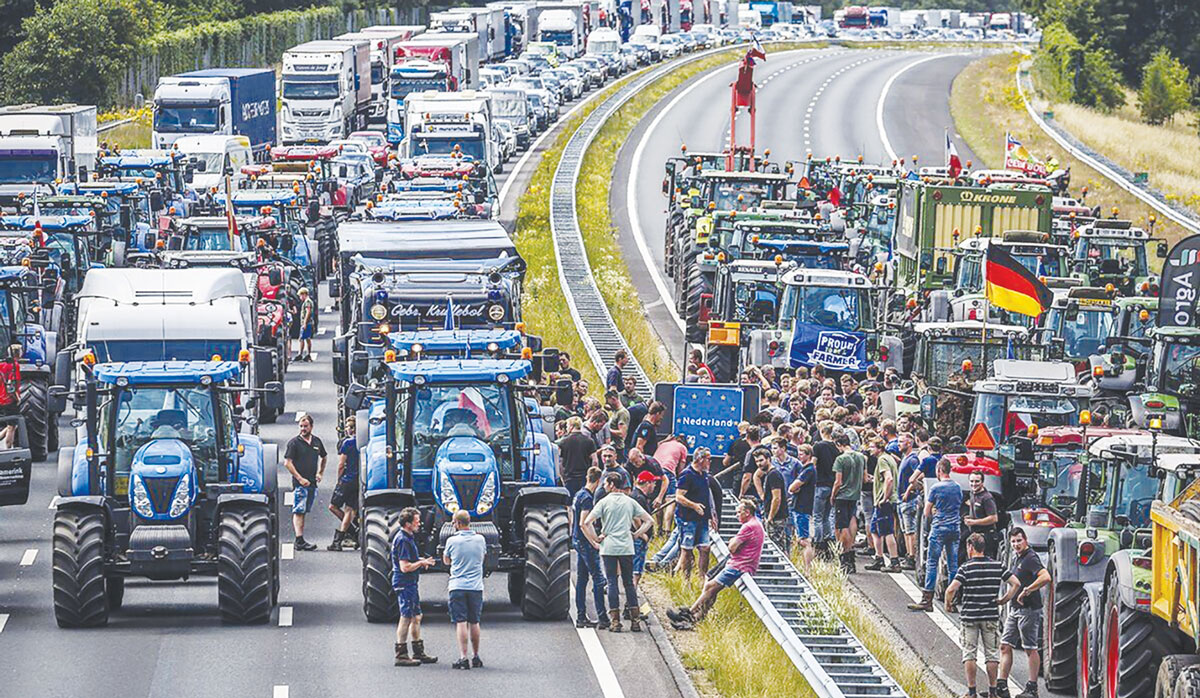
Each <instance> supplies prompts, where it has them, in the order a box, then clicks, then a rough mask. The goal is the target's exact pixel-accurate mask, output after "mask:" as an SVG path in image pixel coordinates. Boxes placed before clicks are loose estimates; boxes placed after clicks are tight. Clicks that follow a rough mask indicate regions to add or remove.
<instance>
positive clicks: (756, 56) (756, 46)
mask: <svg viewBox="0 0 1200 698" xmlns="http://www.w3.org/2000/svg"><path fill="white" fill-rule="evenodd" d="M746 58H748V59H749V60H750V65H754V63H755V61H765V60H767V50H766V49H765V48H763V45H762V44H761V43H759V41H758V37H757V36H751V37H750V50H749V51H747V52H746Z"/></svg>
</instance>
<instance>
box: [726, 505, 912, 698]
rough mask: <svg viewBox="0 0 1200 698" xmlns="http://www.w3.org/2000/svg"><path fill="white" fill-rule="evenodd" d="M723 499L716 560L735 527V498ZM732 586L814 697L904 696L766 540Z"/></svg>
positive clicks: (778, 550)
mask: <svg viewBox="0 0 1200 698" xmlns="http://www.w3.org/2000/svg"><path fill="white" fill-rule="evenodd" d="M724 496H725V502H724V506H723V507H722V508H721V525H720V527H719V535H717V536H714V540H713V546H712V549H713V552H714V553H715V554H716V556H717V560H718V561H721V560H724V559H725V558H726V556H728V555H729V548H728V547H726V545H725V540H726V539H727V538H728V539H732V538H733V536H734V535H735V534H736V533H737V531H738V528H739V526H740V525H741V524H739V523H738V520H737V514H736V513H735V507H736V504H737V500H736V499H735V498H734V496H733V495H732V494H731V493H729V492H725V495H724ZM736 586H737V587H738V589H740V590H741V592H742V596H743V597H745V599H746V601H747V603H749V604H750V607H751V608H752V609H754V612H755V614H757V615H758V617H759V618H760V619H761V620H762V622H763V625H765V626H766V627H767V630H768V631H769V632H770V633H771V637H773V638H775V641H776V642H778V643H779V646H780V647H781V648H783V651H784V652H785V653H786V654H787V656H788V659H790V660H791V661H792V664H793V665H795V667H796V668H797V669H798V670H799V671H800V673H801V674H802V675H803V676H804V678H805V679H806V680H807V681H808V683H809V685H810V686H811V687H812V690H813V692H814V693H815V694H816V695H817V696H819V697H820V698H868V697H871V698H877V697H878V696H888V697H890V698H900V697H902V696H907V695H908V694H906V693H905V692H904V689H903V688H901V687H900V685H899V684H898V683H896V680H895V679H894V678H892V676H891V674H889V673H888V672H887V669H884V668H883V666H882V665H881V664H880V663H879V661H878V660H877V659H875V657H874V656H873V655H872V654H871V652H870V651H869V650H867V648H866V646H864V645H863V643H862V642H861V641H860V640H859V639H858V638H857V637H855V635H854V633H853V632H852V631H851V630H850V628H848V627H846V624H845V623H843V622H842V621H841V619H839V618H838V616H837V614H836V613H834V612H833V609H831V608H830V607H829V605H828V604H826V603H825V600H824V599H822V598H821V595H820V594H818V593H817V591H816V589H814V588H813V587H812V585H811V584H809V582H808V580H807V579H805V578H804V575H802V574H800V572H799V570H797V569H796V567H795V565H793V564H792V562H791V560H789V559H788V557H787V556H786V555H784V554H783V552H782V551H781V550H780V549H779V548H778V547H777V546H776V545H775V544H774V543H773V542H771V540H770V539H769V538H768V539H767V540H766V541H764V543H763V551H762V560H761V562H760V563H759V566H758V572H756V573H755V574H754V575H753V576H743V577H742V578H741V579H739V580H738V581H737V583H736Z"/></svg>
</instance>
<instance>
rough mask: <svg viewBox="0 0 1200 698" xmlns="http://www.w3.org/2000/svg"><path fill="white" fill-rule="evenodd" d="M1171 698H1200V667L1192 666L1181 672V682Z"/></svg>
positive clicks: (1177, 684) (1176, 685)
mask: <svg viewBox="0 0 1200 698" xmlns="http://www.w3.org/2000/svg"><path fill="white" fill-rule="evenodd" d="M1171 698H1200V666H1190V667H1188V668H1186V669H1184V670H1183V671H1181V672H1179V682H1178V683H1176V684H1175V691H1174V693H1172V694H1171Z"/></svg>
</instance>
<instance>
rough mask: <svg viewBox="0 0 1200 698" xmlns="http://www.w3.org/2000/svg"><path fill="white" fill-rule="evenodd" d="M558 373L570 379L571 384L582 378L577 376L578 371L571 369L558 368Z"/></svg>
mask: <svg viewBox="0 0 1200 698" xmlns="http://www.w3.org/2000/svg"><path fill="white" fill-rule="evenodd" d="M558 372H559V373H560V374H562V375H564V376H568V377H570V379H571V382H572V383H578V382H579V379H580V378H582V376H580V375H579V371H576V370H575V369H573V368H560V369H558Z"/></svg>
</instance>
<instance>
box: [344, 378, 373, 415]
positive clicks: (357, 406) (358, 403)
mask: <svg viewBox="0 0 1200 698" xmlns="http://www.w3.org/2000/svg"><path fill="white" fill-rule="evenodd" d="M342 401H343V403H344V404H345V405H346V409H348V410H350V411H351V412H357V411H359V410H361V409H362V408H363V407H364V406H366V404H367V387H366V386H365V385H362V384H361V383H351V384H350V387H349V388H347V389H346V396H345V398H343V400H342Z"/></svg>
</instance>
